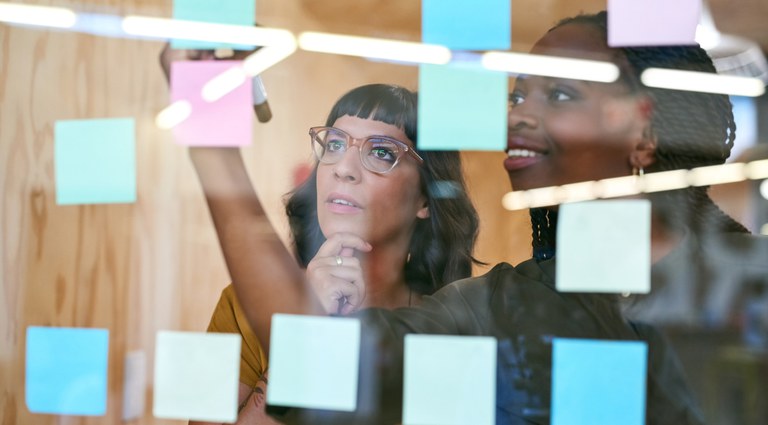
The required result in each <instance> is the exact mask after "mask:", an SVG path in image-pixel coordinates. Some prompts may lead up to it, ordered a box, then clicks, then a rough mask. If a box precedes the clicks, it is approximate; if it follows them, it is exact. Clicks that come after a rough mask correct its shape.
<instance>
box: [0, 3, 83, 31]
mask: <svg viewBox="0 0 768 425" xmlns="http://www.w3.org/2000/svg"><path fill="white" fill-rule="evenodd" d="M0 22H7V23H10V24H22V25H35V26H42V27H51V28H71V27H73V26H74V25H75V23H76V22H77V14H76V13H75V12H73V11H72V10H70V9H65V8H62V7H47V6H30V5H25V4H18V3H4V2H3V3H0Z"/></svg>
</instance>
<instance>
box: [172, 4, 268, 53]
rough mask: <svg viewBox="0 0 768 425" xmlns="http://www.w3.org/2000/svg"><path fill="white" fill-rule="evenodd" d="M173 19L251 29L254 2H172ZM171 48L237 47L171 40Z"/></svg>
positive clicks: (254, 17)
mask: <svg viewBox="0 0 768 425" xmlns="http://www.w3.org/2000/svg"><path fill="white" fill-rule="evenodd" d="M173 19H181V20H184V21H198V22H208V23H215V24H229V25H244V26H249V27H252V26H254V25H255V24H256V1H255V0H223V1H222V0H174V2H173ZM171 47H173V48H174V49H216V48H219V47H231V48H235V47H238V46H234V45H227V44H218V43H210V42H201V41H194V40H172V41H171ZM240 48H242V49H248V48H250V47H244V46H240Z"/></svg>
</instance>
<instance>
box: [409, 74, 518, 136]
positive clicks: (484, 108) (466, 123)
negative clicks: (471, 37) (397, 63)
mask: <svg viewBox="0 0 768 425" xmlns="http://www.w3.org/2000/svg"><path fill="white" fill-rule="evenodd" d="M507 85H508V76H507V74H505V73H501V72H494V71H487V70H484V69H480V68H479V67H471V66H466V65H465V66H457V65H421V67H420V71H419V125H418V134H419V140H418V147H419V149H422V150H472V151H494V150H495V151H501V150H504V147H505V146H506V145H507Z"/></svg>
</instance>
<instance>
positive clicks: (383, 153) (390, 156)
mask: <svg viewBox="0 0 768 425" xmlns="http://www.w3.org/2000/svg"><path fill="white" fill-rule="evenodd" d="M368 155H370V156H371V157H372V158H373V159H376V160H379V161H387V162H393V161H394V160H395V159H396V158H397V155H396V154H395V150H394V149H393V148H391V147H387V146H374V147H372V148H371V150H370V152H369V153H368Z"/></svg>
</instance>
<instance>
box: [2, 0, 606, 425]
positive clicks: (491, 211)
mask: <svg viewBox="0 0 768 425" xmlns="http://www.w3.org/2000/svg"><path fill="white" fill-rule="evenodd" d="M35 3H37V4H55V5H63V6H71V7H74V8H76V9H77V10H83V11H90V12H100V13H115V14H127V13H136V14H144V15H152V16H168V15H169V14H170V5H171V2H170V1H165V2H157V1H154V0H125V1H118V0H107V1H79V2H75V1H69V2H63V1H60V2H57V1H39V2H35ZM418 3H419V2H417V1H412V0H398V1H393V2H390V1H382V0H367V1H365V2H363V3H360V1H359V0H358V1H357V2H355V1H353V0H333V2H332V5H333V7H327V6H329V5H331V3H329V2H328V1H320V0H263V1H259V3H258V6H257V7H258V9H257V13H258V14H259V21H260V23H262V24H264V25H267V26H275V27H283V28H288V29H290V30H293V31H299V30H303V29H319V30H325V31H334V32H340V33H353V34H354V33H366V34H367V35H373V36H381V37H392V38H401V39H411V40H417V39H419V27H418V25H419V21H418V18H417V17H418V16H419V14H418V9H416V10H417V12H414V7H415V6H414V5H418ZM345 4H346V5H350V4H358V6H360V5H363V4H367V5H369V6H370V7H369V8H368V9H370V10H372V12H370V13H367V14H366V13H362V14H360V13H357V14H353V13H352V12H355V11H358V12H359V11H360V10H363V11H364V10H368V9H366V8H363V9H360V10H358V9H354V8H349V7H345V6H344V5H345ZM603 5H604V2H602V1H601V2H598V1H596V0H588V1H580V2H572V1H569V0H520V1H517V0H516V1H515V2H514V4H513V25H514V27H513V28H514V30H513V38H514V39H515V41H516V49H518V50H524V49H526V48H527V46H528V45H530V44H531V43H532V42H533V41H534V40H535V39H536V38H537V37H538V36H539V35H540V34H541V33H543V31H545V30H546V29H547V28H549V26H551V24H552V23H554V22H555V21H556V20H557V19H558V18H559V17H561V16H565V15H568V14H573V13H576V12H578V11H580V10H586V11H592V10H596V9H599V8H600V7H602V6H603ZM388 8H391V9H388ZM388 10H391V11H392V13H391V16H389V15H387V16H389V18H388V19H379V18H380V17H381V16H382V14H386V13H388V12H387V11H388ZM161 47H162V45H161V43H158V42H149V41H138V40H120V39H107V38H99V37H94V36H89V35H81V34H71V33H66V32H54V31H44V30H34V29H26V28H18V27H9V26H7V25H4V24H0V194H1V195H2V197H1V198H0V199H1V200H0V202H1V204H0V281H1V282H2V286H1V288H2V289H1V290H0V334H1V335H2V336H1V337H0V424H2V425H13V424H42V425H46V424H97V423H98V424H101V423H109V424H113V423H119V422H120V415H121V409H122V399H121V397H122V382H123V361H124V355H125V353H126V352H128V351H133V350H143V351H144V352H145V354H146V356H147V360H148V370H147V378H148V383H149V384H150V388H148V391H147V399H146V401H147V410H146V414H145V416H144V418H142V419H141V420H140V421H138V422H136V423H142V424H164V423H177V422H175V421H161V420H156V419H154V418H152V416H151V406H152V404H151V402H152V398H151V395H152V393H151V383H152V368H153V352H154V338H155V333H156V332H157V331H158V330H160V329H173V330H196V331H201V330H204V329H205V327H206V325H207V322H208V319H209V315H210V312H211V311H212V309H213V306H214V305H215V303H216V301H217V299H218V296H219V292H220V291H221V289H222V288H223V287H224V286H225V285H226V284H227V279H228V277H227V273H226V269H225V267H224V263H223V260H222V257H221V253H220V251H219V247H218V244H217V242H216V238H215V234H214V232H213V228H212V226H211V223H210V220H209V217H208V212H207V210H206V208H205V205H204V203H203V198H202V193H201V191H200V188H199V186H198V184H197V180H196V176H195V174H194V172H193V170H192V168H191V166H190V164H189V160H188V157H187V152H186V149H185V148H183V147H180V146H176V145H175V144H173V143H172V140H171V137H170V134H169V133H168V132H165V131H161V130H158V129H157V128H156V127H155V126H154V123H153V119H154V115H155V114H156V113H157V112H158V111H159V110H160V109H161V108H163V107H164V106H165V105H166V104H167V101H168V96H167V88H166V85H165V82H164V81H163V78H162V76H161V72H160V70H159V67H158V65H157V56H158V54H159V52H160V49H161ZM417 76H418V74H417V70H416V68H414V67H408V66H399V65H393V64H382V63H374V62H369V61H366V60H363V59H358V58H347V57H333V56H327V55H321V54H315V53H308V52H297V53H296V54H295V55H293V56H292V57H290V58H288V59H287V60H286V61H284V62H283V63H281V64H279V65H278V66H276V67H274V68H272V69H270V70H268V71H266V72H265V73H264V76H263V77H264V81H265V84H266V86H267V90H268V92H269V95H270V103H271V105H272V109H273V112H274V115H275V117H274V119H273V120H272V121H271V122H270V123H268V124H265V125H262V124H256V126H255V131H254V133H255V134H254V141H255V143H254V144H253V145H252V146H249V147H247V148H245V149H244V156H245V158H246V163H247V166H248V167H249V170H250V172H251V174H252V178H253V180H254V183H255V185H256V187H257V189H258V191H259V193H260V194H261V196H262V197H263V199H264V200H265V203H266V204H267V207H268V213H269V215H270V218H271V219H272V220H273V222H274V223H275V224H276V226H278V228H280V229H281V232H282V233H281V236H282V237H283V238H284V239H285V240H287V231H286V224H285V220H284V218H283V213H282V196H283V194H284V193H286V192H287V191H289V190H290V189H291V185H292V180H293V169H294V167H295V166H297V165H299V164H302V163H306V162H308V161H309V160H310V152H309V149H308V140H307V135H306V129H307V128H308V127H310V126H312V125H318V124H321V123H323V122H324V118H325V114H326V113H327V112H328V110H329V109H330V106H331V105H332V103H333V102H334V101H335V99H336V98H338V96H340V95H341V94H342V93H343V92H345V91H346V90H348V89H350V88H352V87H354V86H357V85H360V84H364V83H370V82H391V83H397V84H402V85H405V86H407V87H410V88H416V85H417ZM97 117H134V118H135V119H136V125H137V126H136V131H137V163H138V201H137V202H136V203H135V204H128V205H91V206H58V205H56V202H55V184H54V183H55V182H54V175H53V170H54V168H53V167H54V163H53V126H54V122H55V121H56V120H61V119H83V118H97ZM502 158H503V154H501V153H487V152H486V153H477V152H468V153H465V154H463V159H464V162H465V169H466V171H467V176H468V180H469V183H470V192H471V196H472V198H473V200H474V201H475V202H476V204H477V207H478V210H479V211H480V215H481V223H482V224H481V226H482V227H481V235H480V240H479V243H478V246H477V251H476V252H477V257H478V258H479V259H481V260H483V261H486V262H488V263H490V264H494V263H496V262H499V261H509V262H512V263H516V262H518V261H520V260H522V259H525V258H527V257H528V256H529V255H530V230H529V225H528V218H527V213H526V212H516V213H511V212H507V211H504V210H503V209H502V208H501V204H500V199H501V195H502V194H503V193H505V192H506V191H507V190H508V189H509V185H508V181H507V178H506V175H505V173H504V171H503V170H502V166H501V161H502ZM485 270H486V268H483V267H478V268H477V269H476V272H478V273H480V272H483V271H485ZM30 325H53V326H78V327H103V328H107V329H109V330H110V351H109V404H108V411H107V416H106V417H100V418H79V417H66V418H65V417H57V416H53V415H32V414H30V413H29V412H28V411H27V408H26V406H25V402H24V343H25V330H26V327H27V326H30Z"/></svg>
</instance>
